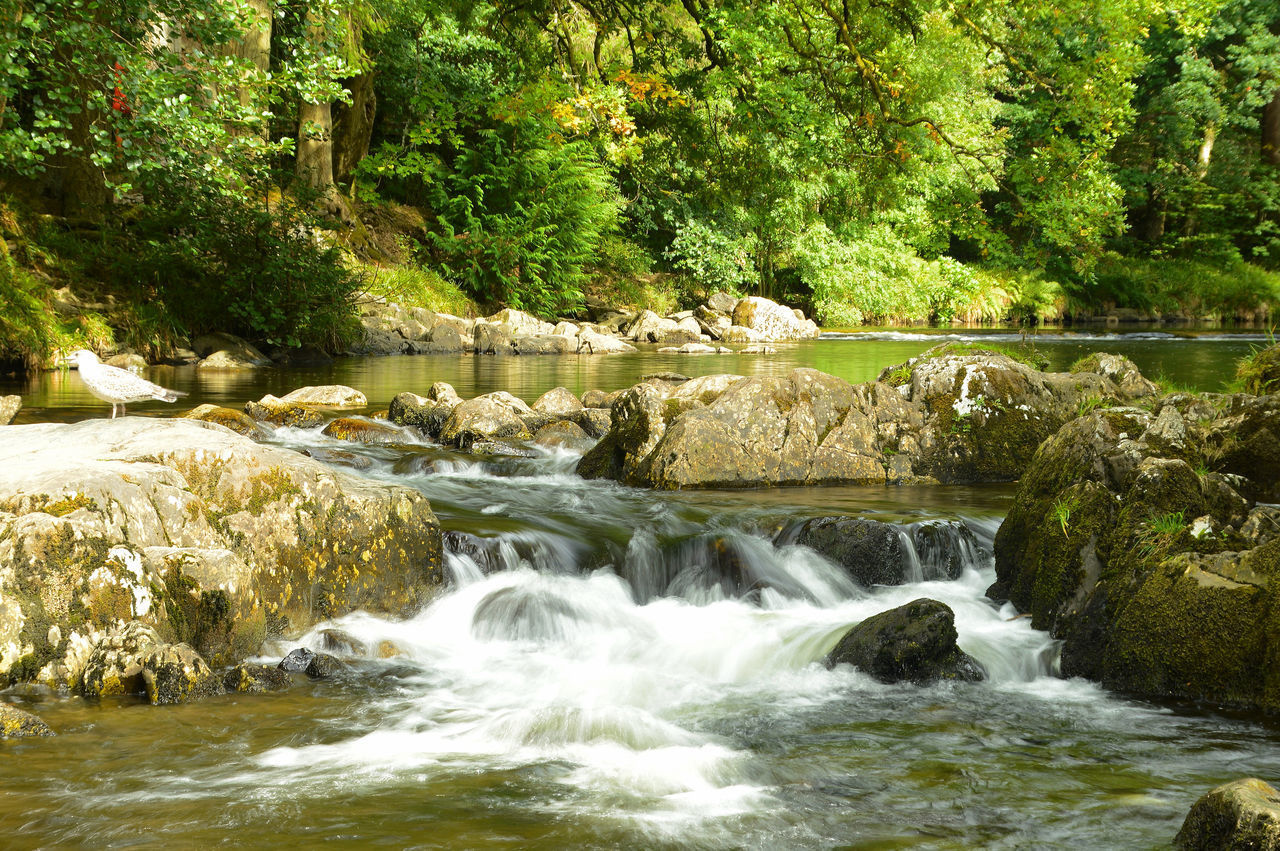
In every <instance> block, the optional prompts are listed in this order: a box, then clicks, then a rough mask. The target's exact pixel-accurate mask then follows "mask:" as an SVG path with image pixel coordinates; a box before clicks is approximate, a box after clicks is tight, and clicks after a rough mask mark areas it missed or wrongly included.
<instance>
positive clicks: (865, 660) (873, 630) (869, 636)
mask: <svg viewBox="0 0 1280 851" xmlns="http://www.w3.org/2000/svg"><path fill="white" fill-rule="evenodd" d="M956 638H957V635H956V625H955V613H953V612H952V611H951V607H950V606H948V605H946V604H945V603H940V602H938V601H937V600H930V599H927V598H921V599H919V600H912V601H911V602H910V603H907V604H906V605H904V606H899V607H898V608H896V609H890V610H889V611H887V612H881V613H880V614H878V615H873V616H871V617H869V618H867V619H866V620H864V621H863V622H862V623H860V624H858V625H857V626H855V627H853V629H851V630H849V631H848V632H847V633H845V635H844V637H843V638H841V639H840V642H839V643H838V644H837V645H836V646H835V649H834V650H832V651H831V653H830V655H828V656H827V666H828V667H831V666H834V665H840V664H848V665H853V666H854V667H855V668H857V669H859V670H860V671H863V672H865V673H867V674H870V675H871V676H873V677H875V678H876V679H878V680H880V681H881V682H886V683H896V682H902V681H910V682H913V683H917V684H922V683H928V682H933V681H935V680H964V681H969V682H976V681H978V680H982V679H985V677H986V672H985V671H984V670H983V669H982V665H980V664H979V663H978V661H977V660H976V659H974V658H973V657H971V656H969V655H968V654H967V653H965V652H964V651H963V650H961V649H960V648H959V647H958V646H956Z"/></svg>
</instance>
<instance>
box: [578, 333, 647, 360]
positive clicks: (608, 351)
mask: <svg viewBox="0 0 1280 851" xmlns="http://www.w3.org/2000/svg"><path fill="white" fill-rule="evenodd" d="M635 350H636V347H635V346H633V345H631V344H630V343H628V342H625V341H624V340H619V339H618V338H616V337H611V336H609V335H608V334H600V333H597V332H594V331H589V330H584V331H583V332H582V333H581V334H579V335H578V354H582V355H623V354H627V353H628V352H634V351H635Z"/></svg>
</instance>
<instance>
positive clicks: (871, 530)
mask: <svg viewBox="0 0 1280 851" xmlns="http://www.w3.org/2000/svg"><path fill="white" fill-rule="evenodd" d="M795 542H796V543H797V544H800V545H802V546H806V547H809V548H810V549H813V550H816V551H817V552H819V553H821V554H822V555H824V556H826V557H827V558H829V559H830V560H831V561H834V562H835V563H836V564H838V565H840V566H841V567H843V568H844V569H845V572H846V573H848V574H849V575H850V576H851V577H853V578H854V579H855V580H857V581H858V583H859V584H861V585H863V586H868V587H869V586H871V585H901V584H902V583H903V582H906V581H907V579H908V568H909V565H908V563H907V554H906V552H905V551H904V549H903V545H902V540H901V537H900V536H899V533H898V529H897V528H896V527H894V526H892V525H890V524H888V523H877V522H876V521H874V520H865V519H862V518H858V517H819V518H815V519H813V520H809V521H807V522H806V523H804V524H803V525H802V526H801V527H800V530H799V533H798V534H797V536H796V539H795Z"/></svg>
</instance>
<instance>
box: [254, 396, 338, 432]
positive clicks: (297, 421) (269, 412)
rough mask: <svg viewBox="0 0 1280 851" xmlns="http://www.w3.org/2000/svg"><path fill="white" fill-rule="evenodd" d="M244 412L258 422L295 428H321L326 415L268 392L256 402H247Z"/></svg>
mask: <svg viewBox="0 0 1280 851" xmlns="http://www.w3.org/2000/svg"><path fill="white" fill-rule="evenodd" d="M244 412H245V413H246V414H248V415H249V416H250V417H252V418H253V419H255V420H257V421H258V422H266V423H271V424H272V425H278V426H291V427H293V428H319V427H320V426H322V425H324V416H322V415H321V414H320V412H318V411H315V410H313V409H311V408H308V407H306V406H305V405H299V404H296V403H290V402H285V401H284V400H282V399H277V398H276V397H275V396H272V395H270V394H267V395H266V396H263V397H262V398H261V399H259V400H258V401H256V402H245V404H244Z"/></svg>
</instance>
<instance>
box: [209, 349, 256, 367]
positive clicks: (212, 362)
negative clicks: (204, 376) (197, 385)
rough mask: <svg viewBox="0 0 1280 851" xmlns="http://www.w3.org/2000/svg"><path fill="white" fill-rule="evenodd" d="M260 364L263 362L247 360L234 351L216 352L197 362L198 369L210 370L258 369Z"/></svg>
mask: <svg viewBox="0 0 1280 851" xmlns="http://www.w3.org/2000/svg"><path fill="white" fill-rule="evenodd" d="M260 366H262V364H259V363H256V362H254V361H251V360H246V359H245V358H243V357H241V356H240V355H238V354H236V353H234V352H214V353H213V354H211V355H209V357H207V358H204V359H203V360H201V361H200V362H199V363H198V364H196V368H197V369H209V370H233V369H258V368H259V367H260Z"/></svg>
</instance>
